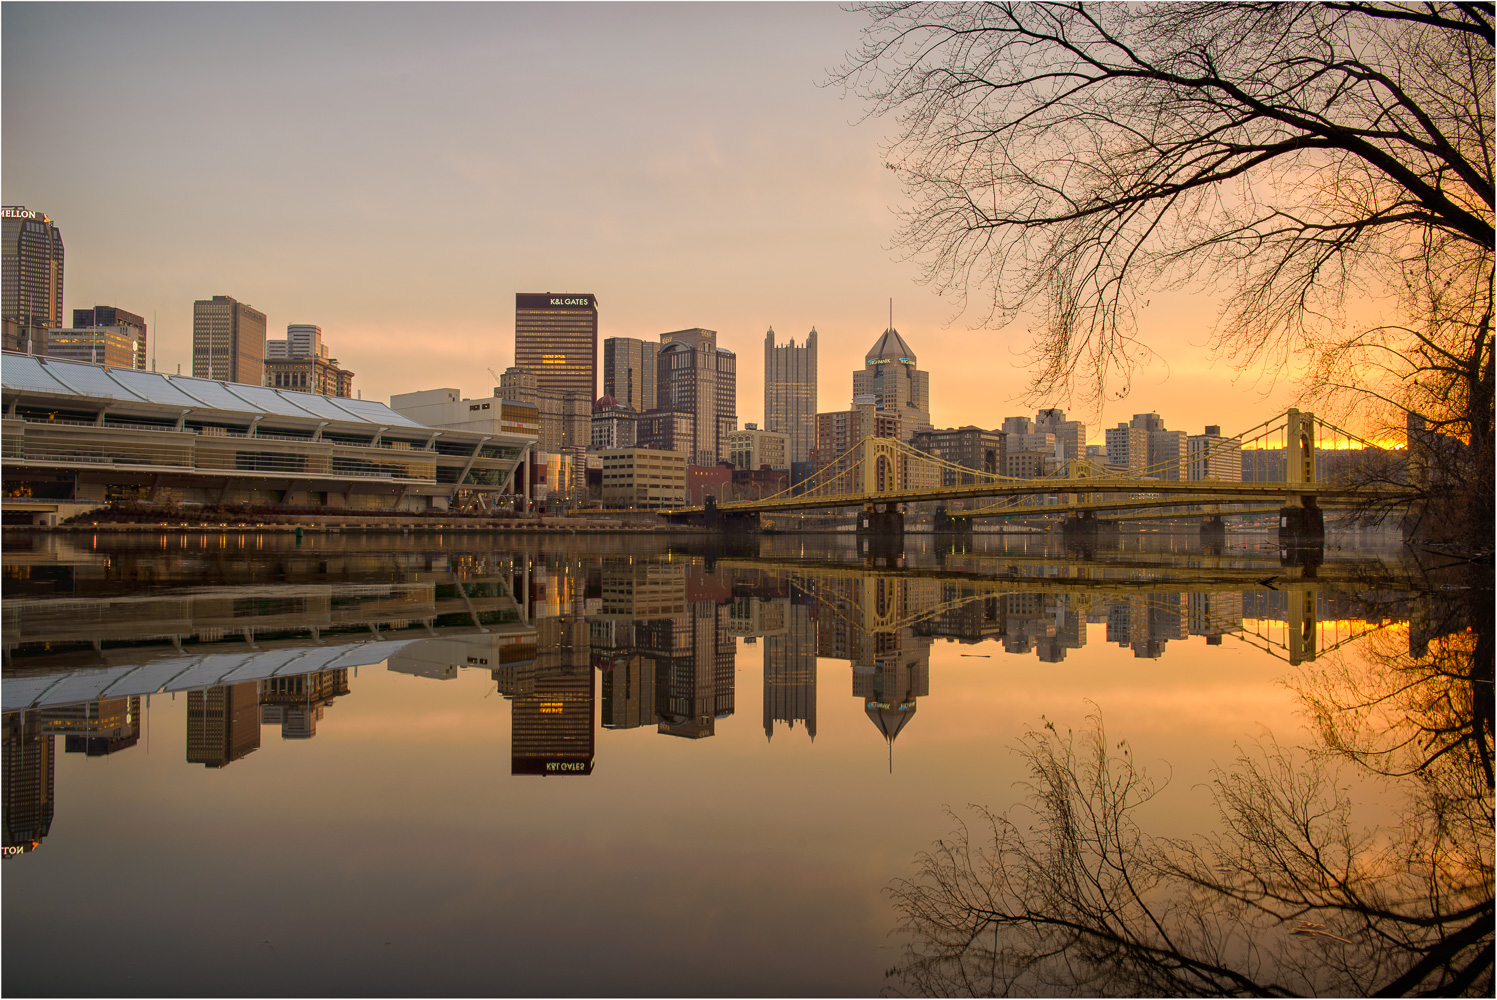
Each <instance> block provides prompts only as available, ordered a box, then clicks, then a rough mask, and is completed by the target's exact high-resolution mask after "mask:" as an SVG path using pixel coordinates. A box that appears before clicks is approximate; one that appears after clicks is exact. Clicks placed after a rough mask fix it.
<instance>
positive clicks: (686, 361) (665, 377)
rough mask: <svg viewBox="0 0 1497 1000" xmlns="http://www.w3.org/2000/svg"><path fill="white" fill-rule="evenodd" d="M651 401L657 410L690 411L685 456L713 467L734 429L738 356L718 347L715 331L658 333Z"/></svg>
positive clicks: (724, 453) (722, 455) (723, 455)
mask: <svg viewBox="0 0 1497 1000" xmlns="http://www.w3.org/2000/svg"><path fill="white" fill-rule="evenodd" d="M660 341H661V346H660V354H659V358H658V364H657V367H656V377H655V402H656V408H657V409H659V410H674V411H676V412H678V413H690V414H692V416H693V417H694V418H695V428H694V430H695V441H694V442H693V445H692V448H691V451H690V452H689V453H688V455H687V460H688V462H689V463H690V464H692V465H716V464H717V463H718V462H719V461H724V460H726V459H727V457H728V434H729V432H731V431H734V430H736V429H737V428H738V408H737V392H738V357H737V355H735V354H734V353H733V352H732V351H729V350H726V349H724V348H721V347H718V346H717V331H716V330H704V329H702V328H700V327H694V328H692V329H690V330H676V331H673V332H671V333H662V334H661V335H660Z"/></svg>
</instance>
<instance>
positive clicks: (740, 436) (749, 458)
mask: <svg viewBox="0 0 1497 1000" xmlns="http://www.w3.org/2000/svg"><path fill="white" fill-rule="evenodd" d="M812 416H813V417H814V416H815V414H812ZM789 451H790V441H789V438H788V437H787V436H786V435H784V434H777V433H775V432H773V431H761V430H759V428H758V425H757V424H749V425H748V426H746V427H744V428H743V430H738V431H733V432H732V433H730V434H729V435H728V462H729V464H731V465H732V466H733V467H734V468H735V469H762V468H766V467H767V468H770V469H789V468H790V461H789V456H788V453H789Z"/></svg>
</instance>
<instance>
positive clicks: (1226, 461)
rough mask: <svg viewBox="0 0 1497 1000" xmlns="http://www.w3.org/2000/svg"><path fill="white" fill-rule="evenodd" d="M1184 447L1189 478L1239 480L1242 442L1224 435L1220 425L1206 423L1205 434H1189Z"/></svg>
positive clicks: (1238, 481) (1240, 477) (1240, 475)
mask: <svg viewBox="0 0 1497 1000" xmlns="http://www.w3.org/2000/svg"><path fill="white" fill-rule="evenodd" d="M1185 446H1186V452H1187V453H1188V455H1189V467H1190V478H1191V479H1221V480H1224V481H1226V482H1231V483H1240V482H1242V442H1241V441H1238V440H1237V439H1236V438H1230V437H1223V436H1222V429H1221V425H1220V424H1209V425H1208V426H1207V427H1206V433H1204V434H1192V435H1191V436H1190V437H1188V438H1187V439H1186V441H1185Z"/></svg>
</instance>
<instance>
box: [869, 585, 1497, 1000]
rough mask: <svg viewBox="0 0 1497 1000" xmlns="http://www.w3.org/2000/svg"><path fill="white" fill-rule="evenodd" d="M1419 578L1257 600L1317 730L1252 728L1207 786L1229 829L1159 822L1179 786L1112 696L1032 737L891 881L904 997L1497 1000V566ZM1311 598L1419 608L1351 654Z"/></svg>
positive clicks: (1368, 613)
mask: <svg viewBox="0 0 1497 1000" xmlns="http://www.w3.org/2000/svg"><path fill="white" fill-rule="evenodd" d="M1405 588H1406V589H1397V590H1392V589H1389V588H1388V581H1387V580H1386V579H1379V580H1375V581H1369V586H1367V587H1366V588H1365V589H1363V590H1362V591H1360V592H1359V593H1356V594H1351V595H1348V594H1336V595H1330V596H1329V597H1328V596H1327V595H1324V594H1317V595H1315V600H1314V601H1311V600H1310V597H1309V596H1308V595H1306V594H1304V593H1299V594H1296V593H1294V592H1291V593H1289V594H1287V595H1279V600H1278V602H1277V603H1275V601H1274V600H1272V599H1270V597H1269V595H1264V594H1250V595H1244V598H1243V600H1244V613H1252V614H1254V615H1257V616H1259V618H1260V619H1261V618H1262V617H1264V616H1265V615H1273V614H1274V612H1275V611H1276V610H1280V609H1281V610H1282V611H1283V616H1284V618H1285V619H1286V624H1287V626H1288V627H1287V629H1286V645H1289V646H1292V647H1293V648H1294V650H1295V656H1296V658H1297V662H1299V663H1300V664H1301V666H1300V670H1299V672H1298V673H1297V675H1295V677H1294V680H1293V683H1294V685H1295V689H1296V691H1297V693H1298V695H1299V697H1300V700H1301V704H1302V706H1303V707H1304V708H1305V709H1306V711H1307V714H1308V716H1309V717H1310V720H1311V721H1312V722H1313V724H1314V731H1315V732H1316V733H1317V734H1318V736H1319V741H1318V744H1316V745H1312V746H1311V747H1308V748H1305V749H1300V748H1295V747H1292V746H1288V745H1281V744H1280V743H1279V742H1277V741H1276V740H1275V739H1274V738H1273V736H1272V735H1271V734H1270V735H1267V736H1265V737H1263V738H1262V739H1260V740H1259V741H1257V742H1256V743H1253V744H1248V745H1246V746H1240V747H1239V754H1238V757H1237V759H1236V760H1235V761H1233V762H1231V763H1230V764H1229V765H1226V766H1221V767H1218V769H1217V770H1216V771H1215V773H1214V776H1213V778H1212V781H1211V790H1212V794H1213V797H1214V800H1215V804H1216V809H1217V813H1218V816H1217V819H1218V823H1217V825H1216V828H1215V830H1214V831H1212V832H1204V833H1200V834H1197V835H1196V836H1194V837H1190V838H1178V837H1177V838H1170V837H1165V836H1161V835H1159V834H1157V833H1154V832H1151V830H1150V829H1149V823H1148V821H1147V819H1145V818H1144V817H1145V816H1146V815H1147V806H1148V803H1149V802H1150V800H1151V799H1153V798H1154V796H1155V795H1156V794H1157V793H1158V792H1159V791H1160V789H1161V787H1162V784H1161V782H1159V781H1158V780H1156V779H1155V778H1153V777H1152V776H1151V775H1150V773H1149V769H1148V768H1147V767H1145V766H1144V765H1142V764H1141V763H1140V762H1139V761H1138V760H1137V759H1136V758H1135V757H1134V755H1133V754H1132V752H1131V750H1130V748H1129V746H1128V743H1127V741H1126V739H1125V740H1122V741H1119V740H1118V739H1117V733H1116V731H1114V732H1112V733H1111V734H1109V732H1108V730H1107V729H1106V728H1105V727H1104V725H1103V720H1102V715H1101V713H1100V712H1098V713H1097V714H1094V715H1093V717H1092V718H1091V719H1090V720H1089V725H1088V726H1087V727H1086V728H1085V729H1084V730H1083V731H1081V732H1079V733H1071V732H1062V731H1061V730H1059V729H1058V728H1057V727H1055V726H1054V725H1053V724H1046V725H1045V726H1044V727H1042V728H1038V729H1036V730H1034V731H1031V732H1029V733H1028V734H1027V735H1026V736H1025V737H1024V738H1023V739H1022V741H1021V743H1020V746H1019V751H1020V753H1021V754H1022V756H1023V758H1024V760H1025V761H1026V763H1027V765H1028V771H1029V777H1030V781H1029V783H1028V784H1027V785H1026V786H1025V788H1024V790H1023V793H1022V795H1021V797H1020V800H1019V801H1018V802H1017V803H1016V804H1015V805H1013V806H1012V807H1010V808H1008V809H1006V810H997V809H989V808H983V807H975V808H974V809H973V811H972V813H971V814H969V817H970V818H961V817H957V824H956V826H955V828H954V829H953V830H952V831H951V832H950V833H949V834H948V835H947V836H946V837H944V838H942V839H941V840H938V841H937V842H936V844H935V846H934V847H933V848H931V849H930V850H928V851H926V852H923V853H922V854H920V855H919V856H918V857H917V859H916V875H915V876H914V877H912V878H907V879H897V880H895V881H894V882H893V883H892V885H891V887H890V891H891V894H892V897H893V899H894V902H895V906H896V909H897V910H898V912H899V915H900V926H901V929H902V930H903V931H904V932H905V933H906V934H907V935H908V938H907V940H908V942H909V943H908V944H907V946H906V948H905V951H904V954H903V956H902V958H901V960H900V961H899V962H898V963H897V964H896V965H895V966H894V967H893V968H891V969H889V970H888V973H887V975H888V976H889V977H890V978H891V979H892V980H893V981H895V982H896V983H897V984H898V988H899V992H902V993H914V994H918V995H934V996H949V995H963V996H974V995H975V996H1007V995H1053V996H1072V995H1074V996H1089V995H1102V994H1105V995H1139V996H1176V995H1234V996H1235V995H1256V996H1290V995H1312V996H1320V995H1331V996H1401V995H1425V996H1431V995H1433V996H1449V995H1470V996H1490V995H1491V993H1492V988H1493V984H1492V968H1493V943H1492V942H1493V920H1494V905H1493V881H1494V872H1493V834H1492V831H1493V824H1494V820H1497V813H1494V800H1493V726H1492V704H1493V691H1492V681H1493V654H1492V645H1491V643H1492V610H1493V605H1492V591H1491V577H1490V570H1489V569H1488V568H1486V567H1465V566H1444V567H1437V568H1434V569H1429V568H1425V567H1418V568H1416V570H1415V571H1414V572H1412V573H1411V574H1410V577H1409V578H1408V579H1407V580H1406V581H1405ZM1194 596H1195V595H1192V600H1193V599H1194ZM1151 599H1152V598H1151ZM1167 603H1168V604H1169V605H1170V607H1171V608H1173V607H1174V606H1175V601H1174V600H1173V598H1171V599H1169V600H1168V602H1167ZM1135 607H1136V605H1135ZM1311 608H1314V609H1315V610H1316V612H1317V613H1318V614H1319V615H1322V616H1323V615H1327V614H1334V615H1336V616H1338V617H1339V618H1340V619H1342V620H1343V621H1342V624H1347V623H1349V622H1350V620H1352V619H1357V618H1361V619H1362V622H1363V624H1378V625H1381V624H1385V623H1386V621H1387V619H1386V617H1384V618H1383V619H1382V620H1380V621H1374V619H1375V618H1376V617H1377V616H1378V614H1379V611H1378V609H1379V608H1381V609H1382V611H1381V615H1383V616H1387V615H1389V614H1391V613H1394V612H1395V611H1396V612H1397V613H1399V614H1401V615H1402V616H1403V618H1402V620H1403V621H1410V620H1411V621H1412V627H1410V628H1409V629H1407V630H1406V631H1405V630H1387V631H1383V630H1378V629H1371V630H1369V631H1371V632H1372V633H1373V634H1370V635H1369V634H1365V633H1357V632H1356V630H1355V629H1353V630H1352V631H1353V633H1354V634H1355V635H1359V636H1361V637H1363V638H1365V641H1364V642H1363V643H1362V645H1361V647H1360V648H1358V649H1357V650H1356V651H1355V652H1356V655H1350V652H1351V651H1345V652H1344V653H1343V654H1338V653H1335V652H1331V653H1330V655H1327V650H1328V647H1329V646H1330V645H1331V643H1328V642H1326V641H1325V640H1326V638H1327V637H1326V636H1325V635H1324V634H1323V632H1322V630H1321V629H1319V628H1317V629H1315V630H1313V631H1312V630H1308V629H1307V628H1306V627H1305V626H1304V625H1303V624H1301V626H1300V627H1299V628H1296V627H1295V618H1296V615H1301V616H1303V615H1304V614H1305V613H1306V611H1307V610H1309V609H1311ZM1116 609H1117V608H1116V606H1115V610H1116ZM1150 610H1151V612H1152V608H1151V609H1150ZM1172 613H1173V612H1171V614H1172ZM1150 620H1151V623H1152V621H1153V618H1152V613H1151V618H1150ZM1112 622H1113V619H1112V618H1111V617H1109V619H1108V636H1109V640H1113V628H1112ZM1168 627H1169V628H1173V627H1174V626H1168ZM1123 632H1124V630H1123V629H1121V628H1120V629H1119V634H1118V640H1119V641H1120V640H1121V638H1122V635H1123ZM1341 641H1344V640H1341ZM1134 648H1135V650H1137V649H1138V647H1137V646H1136V645H1135V646H1134ZM1368 802H1380V803H1382V804H1383V805H1384V806H1385V807H1388V808H1390V809H1391V810H1392V812H1393V814H1394V816H1395V817H1396V818H1395V819H1394V820H1393V821H1392V822H1382V823H1378V822H1376V821H1373V820H1370V819H1369V818H1368V817H1367V816H1366V813H1367V804H1368Z"/></svg>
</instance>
